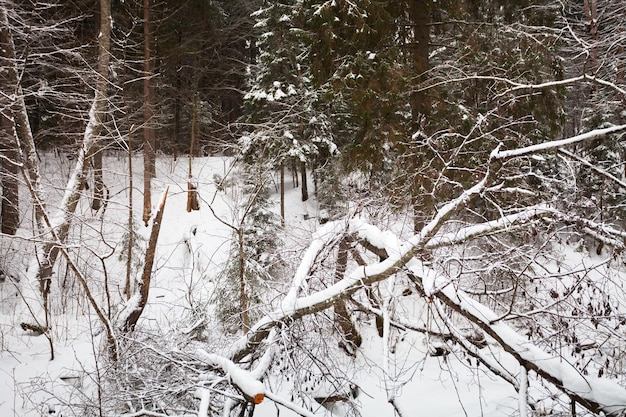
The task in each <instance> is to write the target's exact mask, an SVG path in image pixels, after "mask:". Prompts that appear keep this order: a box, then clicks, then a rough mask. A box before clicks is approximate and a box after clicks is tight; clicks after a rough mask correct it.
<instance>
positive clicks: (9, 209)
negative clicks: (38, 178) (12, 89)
mask: <svg viewBox="0 0 626 417" xmlns="http://www.w3.org/2000/svg"><path fill="white" fill-rule="evenodd" d="M5 85H6V84H5ZM3 107H5V106H3ZM6 107H8V106H6ZM0 135H1V136H0V148H1V149H2V155H3V156H4V158H2V159H1V160H0V185H2V208H1V210H2V211H1V213H2V218H1V219H2V221H1V222H2V225H1V231H2V233H4V234H7V235H15V233H16V232H17V229H18V227H19V222H20V212H19V188H18V181H17V176H18V174H19V167H18V162H19V161H18V157H19V153H18V152H17V149H16V146H15V139H14V138H13V122H12V120H11V119H10V118H8V117H7V116H5V115H3V114H0Z"/></svg>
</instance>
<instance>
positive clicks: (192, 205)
mask: <svg viewBox="0 0 626 417" xmlns="http://www.w3.org/2000/svg"><path fill="white" fill-rule="evenodd" d="M196 106H197V102H196V94H195V93H194V96H193V109H192V115H191V139H190V140H189V172H188V180H187V212H188V213H189V212H191V211H192V210H200V202H199V201H198V191H197V187H196V186H195V185H194V184H193V182H192V181H191V180H192V178H193V157H194V155H195V148H196V112H197V107H196Z"/></svg>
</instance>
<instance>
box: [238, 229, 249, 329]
mask: <svg viewBox="0 0 626 417" xmlns="http://www.w3.org/2000/svg"><path fill="white" fill-rule="evenodd" d="M237 244H238V245H239V247H238V249H239V311H240V314H241V323H242V325H243V332H244V333H247V332H248V330H250V315H249V314H248V292H247V290H246V257H245V252H244V240H243V229H242V228H241V227H240V228H239V229H237Z"/></svg>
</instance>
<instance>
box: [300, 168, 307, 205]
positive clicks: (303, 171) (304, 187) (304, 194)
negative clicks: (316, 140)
mask: <svg viewBox="0 0 626 417" xmlns="http://www.w3.org/2000/svg"><path fill="white" fill-rule="evenodd" d="M300 173H301V175H302V201H307V200H308V199H309V188H308V185H307V178H306V164H305V163H304V162H301V163H300Z"/></svg>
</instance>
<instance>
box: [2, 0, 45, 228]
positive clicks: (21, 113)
mask: <svg viewBox="0 0 626 417" xmlns="http://www.w3.org/2000/svg"><path fill="white" fill-rule="evenodd" d="M6 7H7V6H5V5H2V6H0V59H1V60H2V62H1V64H2V67H5V68H6V72H5V74H6V81H7V82H6V84H5V83H4V82H3V88H4V86H6V88H7V89H8V91H7V93H10V94H15V96H14V97H15V101H14V102H13V103H9V105H10V106H11V113H12V116H13V123H14V128H13V129H11V130H12V135H11V136H13V133H16V134H17V135H16V136H14V137H13V139H14V141H15V143H14V147H13V149H15V150H16V151H18V152H20V151H21V154H22V155H21V158H20V159H21V160H22V162H23V163H24V169H25V170H27V174H26V171H24V170H23V172H24V174H25V175H28V180H29V181H30V187H31V188H32V190H33V192H34V194H35V195H34V196H33V198H34V199H35V201H36V204H35V222H36V223H37V228H38V229H39V231H43V230H44V229H45V223H44V220H43V213H44V210H45V196H44V193H43V189H42V187H41V176H40V174H39V159H38V157H37V152H36V150H35V140H34V138H33V133H32V131H31V129H30V122H29V120H28V113H27V112H26V103H25V102H24V93H23V92H22V86H21V84H20V79H19V76H18V70H17V67H16V64H15V62H16V61H15V57H16V54H15V45H14V43H13V37H12V35H11V32H10V31H9V18H8V13H7V9H6ZM3 81H4V80H3ZM9 119H10V117H9Z"/></svg>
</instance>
